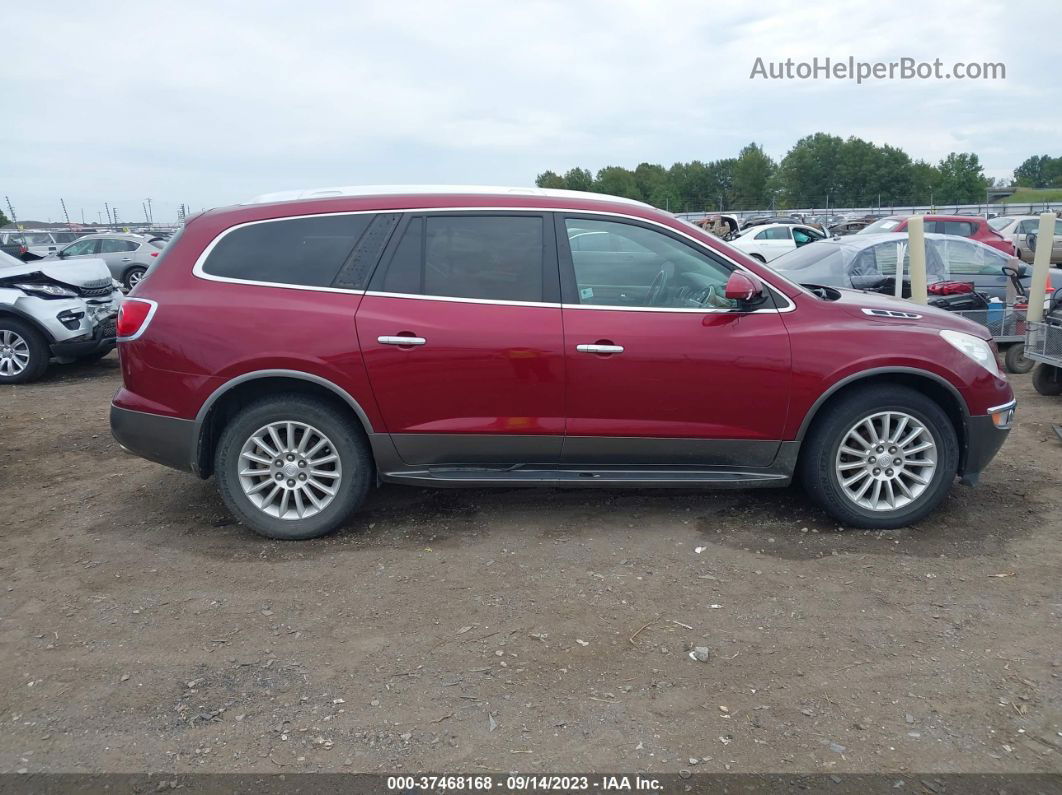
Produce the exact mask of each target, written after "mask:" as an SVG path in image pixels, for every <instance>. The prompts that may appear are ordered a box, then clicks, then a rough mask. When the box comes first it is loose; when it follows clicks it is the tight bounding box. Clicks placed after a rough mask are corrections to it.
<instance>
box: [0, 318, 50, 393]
mask: <svg viewBox="0 0 1062 795" xmlns="http://www.w3.org/2000/svg"><path fill="white" fill-rule="evenodd" d="M5 331H7V332H12V333H14V334H17V335H18V336H19V337H20V338H21V339H22V340H23V341H24V342H25V344H26V348H27V349H28V353H29V361H28V362H26V364H25V365H24V366H23V368H22V370H21V372H19V373H16V374H13V375H6V374H4V373H2V372H0V384H27V383H29V382H30V381H36V380H37V379H38V378H40V377H41V376H42V375H44V371H45V370H47V369H48V360H49V359H51V352H50V351H49V350H48V341H47V340H46V339H45V338H44V335H43V334H41V333H40V332H39V331H37V329H35V328H33V326H31V325H30V324H29V323H26V322H24V321H22V320H18V319H16V318H13V317H0V345H2V338H3V336H4V335H3V333H2V332H5ZM20 349H21V346H20Z"/></svg>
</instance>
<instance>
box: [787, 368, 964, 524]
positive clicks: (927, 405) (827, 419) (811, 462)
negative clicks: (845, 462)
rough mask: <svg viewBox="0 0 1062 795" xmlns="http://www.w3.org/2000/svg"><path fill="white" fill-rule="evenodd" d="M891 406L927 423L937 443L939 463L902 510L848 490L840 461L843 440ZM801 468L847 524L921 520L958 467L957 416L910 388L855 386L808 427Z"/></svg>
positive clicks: (824, 503)
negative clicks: (875, 506)
mask: <svg viewBox="0 0 1062 795" xmlns="http://www.w3.org/2000/svg"><path fill="white" fill-rule="evenodd" d="M890 410H891V411H902V412H905V413H906V414H909V415H911V416H912V417H914V418H915V419H917V420H918V421H919V422H921V423H922V424H923V425H924V426H925V427H926V429H927V430H928V431H929V433H930V434H931V435H932V437H933V441H934V442H935V443H936V448H937V462H936V464H937V466H936V470H935V471H934V473H933V476H932V478H931V479H930V482H929V485H928V486H927V487H926V489H925V490H924V491H923V492H922V493H921V494H920V495H918V497H916V498H915V499H914V501H912V502H911V503H909V504H907V505H905V506H903V507H901V508H898V509H896V510H892V511H888V510H884V511H874V510H870V509H869V508H864V507H863V506H861V505H858V504H856V503H855V502H854V501H853V500H852V499H850V498H849V497H848V496H847V495H846V494H845V493H844V490H843V489H842V487H841V484H840V483H839V482H838V476H837V473H836V468H835V461H836V459H837V453H838V450H839V448H840V446H841V442H842V441H843V440H844V438H845V436H846V435H847V433H848V431H849V430H850V429H851V428H853V427H854V426H855V425H856V424H857V423H858V422H859V421H860V420H861V418H865V417H869V416H870V415H872V414H874V413H876V412H879V411H890ZM799 466H800V471H799V474H800V479H801V481H802V482H803V485H804V489H805V491H806V492H807V493H808V495H809V496H810V497H811V498H812V500H814V501H815V502H816V503H818V505H819V506H821V507H822V508H823V510H825V511H826V512H827V513H828V514H829V515H830V516H832V517H833V518H834V519H836V520H837V521H838V522H840V523H841V524H842V525H843V526H846V527H861V528H868V529H881V530H885V529H892V528H896V527H903V526H905V525H911V524H915V523H916V522H918V521H920V520H921V519H923V518H925V516H927V515H928V514H929V513H930V512H931V511H933V509H934V508H936V507H937V505H939V504H940V502H941V500H943V499H944V496H945V495H946V494H947V492H948V489H950V488H951V486H952V483H953V482H954V481H955V475H956V472H957V470H958V466H959V443H958V439H957V438H956V435H955V428H954V426H953V425H952V424H951V420H950V419H948V415H947V414H946V413H945V412H944V410H943V409H942V408H941V407H940V406H939V405H938V404H937V403H936V402H935V401H933V400H932V399H930V398H928V397H926V396H925V395H923V394H922V393H920V392H916V391H915V390H913V389H910V388H908V387H905V386H900V385H885V384H879V385H875V386H872V387H871V386H868V387H863V388H857V389H854V390H852V391H851V392H849V393H847V394H844V395H842V396H841V397H840V398H838V400H837V401H836V402H834V403H831V404H830V405H829V406H827V407H825V408H824V409H823V411H821V412H820V413H819V416H818V418H817V419H816V421H815V423H814V424H813V425H812V427H811V428H810V429H809V431H808V436H807V441H806V442H805V445H804V449H803V450H802V451H801V457H800V465H799Z"/></svg>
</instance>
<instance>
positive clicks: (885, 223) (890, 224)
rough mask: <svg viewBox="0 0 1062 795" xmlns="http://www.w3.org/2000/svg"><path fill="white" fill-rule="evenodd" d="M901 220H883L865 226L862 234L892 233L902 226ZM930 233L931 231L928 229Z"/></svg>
mask: <svg viewBox="0 0 1062 795" xmlns="http://www.w3.org/2000/svg"><path fill="white" fill-rule="evenodd" d="M901 220H902V219H900V218H881V219H879V220H877V221H875V222H874V223H872V224H870V225H869V226H864V227H863V228H862V229H861V230H860V232H861V233H865V234H868V235H869V234H873V233H874V232H892V231H893V230H894V229H896V227H898V226H899V225H900V221H901ZM926 231H927V232H928V231H929V229H928V228H927V229H926Z"/></svg>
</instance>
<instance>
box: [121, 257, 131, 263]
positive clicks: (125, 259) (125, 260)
mask: <svg viewBox="0 0 1062 795" xmlns="http://www.w3.org/2000/svg"><path fill="white" fill-rule="evenodd" d="M122 262H132V260H131V259H130V258H129V257H122Z"/></svg>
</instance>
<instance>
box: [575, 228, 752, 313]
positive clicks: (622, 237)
mask: <svg viewBox="0 0 1062 795" xmlns="http://www.w3.org/2000/svg"><path fill="white" fill-rule="evenodd" d="M564 223H565V227H566V228H567V232H568V238H569V240H571V239H572V238H578V236H581V235H585V234H587V233H588V232H595V233H597V234H598V235H604V236H606V237H615V238H617V239H616V240H614V241H611V242H609V243H608V244H607V245H606V244H603V245H601V246H600V247H599V248H598V249H597V250H593V251H588V250H580V249H578V248H573V249H572V252H571V254H572V266H573V268H574V271H575V282H576V288H577V295H578V298H579V303H580V304H590V305H595V306H637V307H660V308H690V309H703V308H723V309H730V308H732V307H733V306H734V302H733V301H729V300H727V299H726V298H724V297H723V292H724V290H725V287H726V282H727V279H728V278H729V277H730V269H729V268H727V267H726V266H725V265H723V264H722V263H720V262H716V261H715V260H713V259H710V258H709V257H708V256H707V255H705V254H702V253H700V252H699V251H697V250H695V249H694V248H692V247H690V246H687V245H686V244H684V243H681V242H679V241H678V240H675V239H674V238H672V237H669V236H668V235H665V234H662V233H660V232H656V231H653V230H652V229H646V228H645V227H642V226H636V225H634V224H625V223H620V222H617V221H593V220H586V219H582V218H569V219H566V220H565V222H564Z"/></svg>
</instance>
